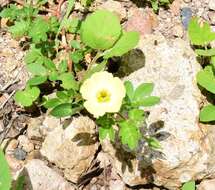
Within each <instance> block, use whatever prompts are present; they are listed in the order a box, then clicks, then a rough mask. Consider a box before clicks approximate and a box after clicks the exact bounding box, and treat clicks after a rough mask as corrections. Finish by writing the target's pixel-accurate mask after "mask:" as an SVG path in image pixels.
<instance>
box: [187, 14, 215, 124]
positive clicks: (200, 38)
mask: <svg viewBox="0 0 215 190" xmlns="http://www.w3.org/2000/svg"><path fill="white" fill-rule="evenodd" d="M188 33H189V38H190V41H191V43H192V44H193V45H194V46H195V47H196V49H195V52H196V54H197V55H198V56H200V57H203V58H204V57H207V58H209V64H206V66H204V68H203V69H202V70H201V71H199V72H198V74H197V82H198V84H199V85H200V86H201V87H202V88H204V89H205V90H207V91H208V92H209V93H211V96H212V97H215V48H210V46H209V45H210V43H211V42H213V41H214V40H215V32H213V31H212V30H211V27H210V25H209V23H207V22H203V21H201V20H200V19H199V18H193V19H192V20H191V21H190V23H189V27H188ZM200 121H202V122H210V121H215V105H213V104H209V105H207V106H205V107H204V108H203V109H202V110H201V112H200Z"/></svg>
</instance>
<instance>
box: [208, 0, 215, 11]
mask: <svg viewBox="0 0 215 190" xmlns="http://www.w3.org/2000/svg"><path fill="white" fill-rule="evenodd" d="M208 7H209V9H211V10H215V1H214V0H210V1H209V3H208Z"/></svg>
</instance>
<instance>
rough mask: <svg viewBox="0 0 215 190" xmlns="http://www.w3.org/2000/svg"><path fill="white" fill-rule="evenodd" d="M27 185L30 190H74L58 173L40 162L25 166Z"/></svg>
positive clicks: (31, 162)
mask: <svg viewBox="0 0 215 190" xmlns="http://www.w3.org/2000/svg"><path fill="white" fill-rule="evenodd" d="M25 170H26V174H27V175H26V177H27V182H28V183H27V185H28V186H29V187H31V189H32V190H74V188H73V187H72V186H71V185H70V184H69V183H68V182H67V181H66V180H65V179H64V178H63V177H62V176H60V175H59V174H58V173H56V172H55V171H54V170H52V169H51V168H49V167H47V166H46V164H45V163H44V162H43V161H41V160H37V159H34V160H31V161H30V162H29V163H28V164H26V166H25Z"/></svg>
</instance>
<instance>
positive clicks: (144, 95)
mask: <svg viewBox="0 0 215 190" xmlns="http://www.w3.org/2000/svg"><path fill="white" fill-rule="evenodd" d="M125 87H126V98H125V99H124V102H123V105H122V108H121V110H120V112H119V114H118V117H113V116H112V117H111V116H110V114H106V115H105V116H103V117H102V118H99V119H98V120H97V124H98V125H99V126H100V127H99V138H100V140H103V139H105V138H106V137H108V138H109V139H110V140H111V141H113V142H114V141H115V138H116V135H117V133H118V136H119V138H120V140H121V143H122V144H123V145H126V146H128V147H129V149H131V150H134V149H136V148H137V147H138V144H139V141H140V140H141V139H143V138H144V139H145V140H146V142H147V143H148V145H149V146H150V147H152V148H160V144H159V142H158V140H157V139H156V138H152V137H150V136H148V135H147V134H146V133H145V134H142V133H141V128H146V126H145V125H144V124H145V119H146V114H145V112H144V110H143V108H144V107H148V106H153V105H156V104H158V103H159V102H160V98H159V97H157V96H151V94H152V92H153V89H154V85H153V83H143V84H141V85H139V86H138V87H137V88H136V89H134V87H133V85H132V83H131V82H130V81H126V82H125ZM114 125H115V126H119V130H118V131H116V130H115V129H114V128H113V126H114ZM145 130H146V131H147V129H145Z"/></svg>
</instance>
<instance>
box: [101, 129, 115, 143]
mask: <svg viewBox="0 0 215 190" xmlns="http://www.w3.org/2000/svg"><path fill="white" fill-rule="evenodd" d="M107 137H108V138H109V139H110V140H111V141H114V138H115V131H114V129H113V127H109V128H104V127H99V140H100V141H102V140H104V139H105V138H107Z"/></svg>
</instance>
